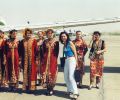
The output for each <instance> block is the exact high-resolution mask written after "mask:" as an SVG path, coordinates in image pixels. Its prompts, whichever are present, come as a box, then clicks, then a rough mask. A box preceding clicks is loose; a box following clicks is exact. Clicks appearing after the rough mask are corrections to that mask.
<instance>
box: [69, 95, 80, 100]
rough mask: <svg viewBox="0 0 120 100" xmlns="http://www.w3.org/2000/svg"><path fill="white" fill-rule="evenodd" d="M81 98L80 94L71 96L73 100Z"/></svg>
mask: <svg viewBox="0 0 120 100" xmlns="http://www.w3.org/2000/svg"><path fill="white" fill-rule="evenodd" d="M78 97H79V94H71V95H70V98H72V99H75V100H76V99H77V98H78Z"/></svg>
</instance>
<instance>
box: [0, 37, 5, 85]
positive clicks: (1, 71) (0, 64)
mask: <svg viewBox="0 0 120 100" xmlns="http://www.w3.org/2000/svg"><path fill="white" fill-rule="evenodd" d="M4 50H5V41H4V40H3V39H2V40H1V41H0V86H3V85H4V82H5V65H4V62H5V60H6V59H5V55H4V54H5V52H4Z"/></svg>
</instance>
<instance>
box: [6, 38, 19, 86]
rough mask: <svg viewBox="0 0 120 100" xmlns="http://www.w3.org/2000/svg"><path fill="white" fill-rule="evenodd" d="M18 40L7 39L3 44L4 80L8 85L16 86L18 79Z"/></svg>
mask: <svg viewBox="0 0 120 100" xmlns="http://www.w3.org/2000/svg"><path fill="white" fill-rule="evenodd" d="M18 46H19V41H17V40H16V39H15V40H13V41H12V40H11V39H9V40H7V41H6V45H5V53H6V80H7V81H8V83H9V85H12V86H15V87H18V80H19V52H18Z"/></svg>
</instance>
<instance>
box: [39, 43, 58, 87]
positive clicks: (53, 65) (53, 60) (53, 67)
mask: <svg viewBox="0 0 120 100" xmlns="http://www.w3.org/2000/svg"><path fill="white" fill-rule="evenodd" d="M48 43H49V41H45V42H44V44H43V50H44V51H43V52H44V54H43V60H42V65H41V68H40V73H41V79H42V81H43V83H45V82H47V83H48V84H50V85H54V84H55V82H56V76H57V71H58V68H57V57H58V52H59V44H58V42H54V44H53V45H52V46H51V49H50V51H51V52H50V61H49V65H48V69H49V70H48V71H47V73H48V74H47V73H45V71H46V68H47V60H48V59H49V57H48V47H47V45H48ZM46 76H48V77H47V79H46Z"/></svg>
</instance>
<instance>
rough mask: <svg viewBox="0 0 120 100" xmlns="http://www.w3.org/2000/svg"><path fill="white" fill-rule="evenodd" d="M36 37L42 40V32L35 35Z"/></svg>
mask: <svg viewBox="0 0 120 100" xmlns="http://www.w3.org/2000/svg"><path fill="white" fill-rule="evenodd" d="M37 35H38V37H39V39H42V38H43V32H42V31H39V32H38V33H37Z"/></svg>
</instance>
